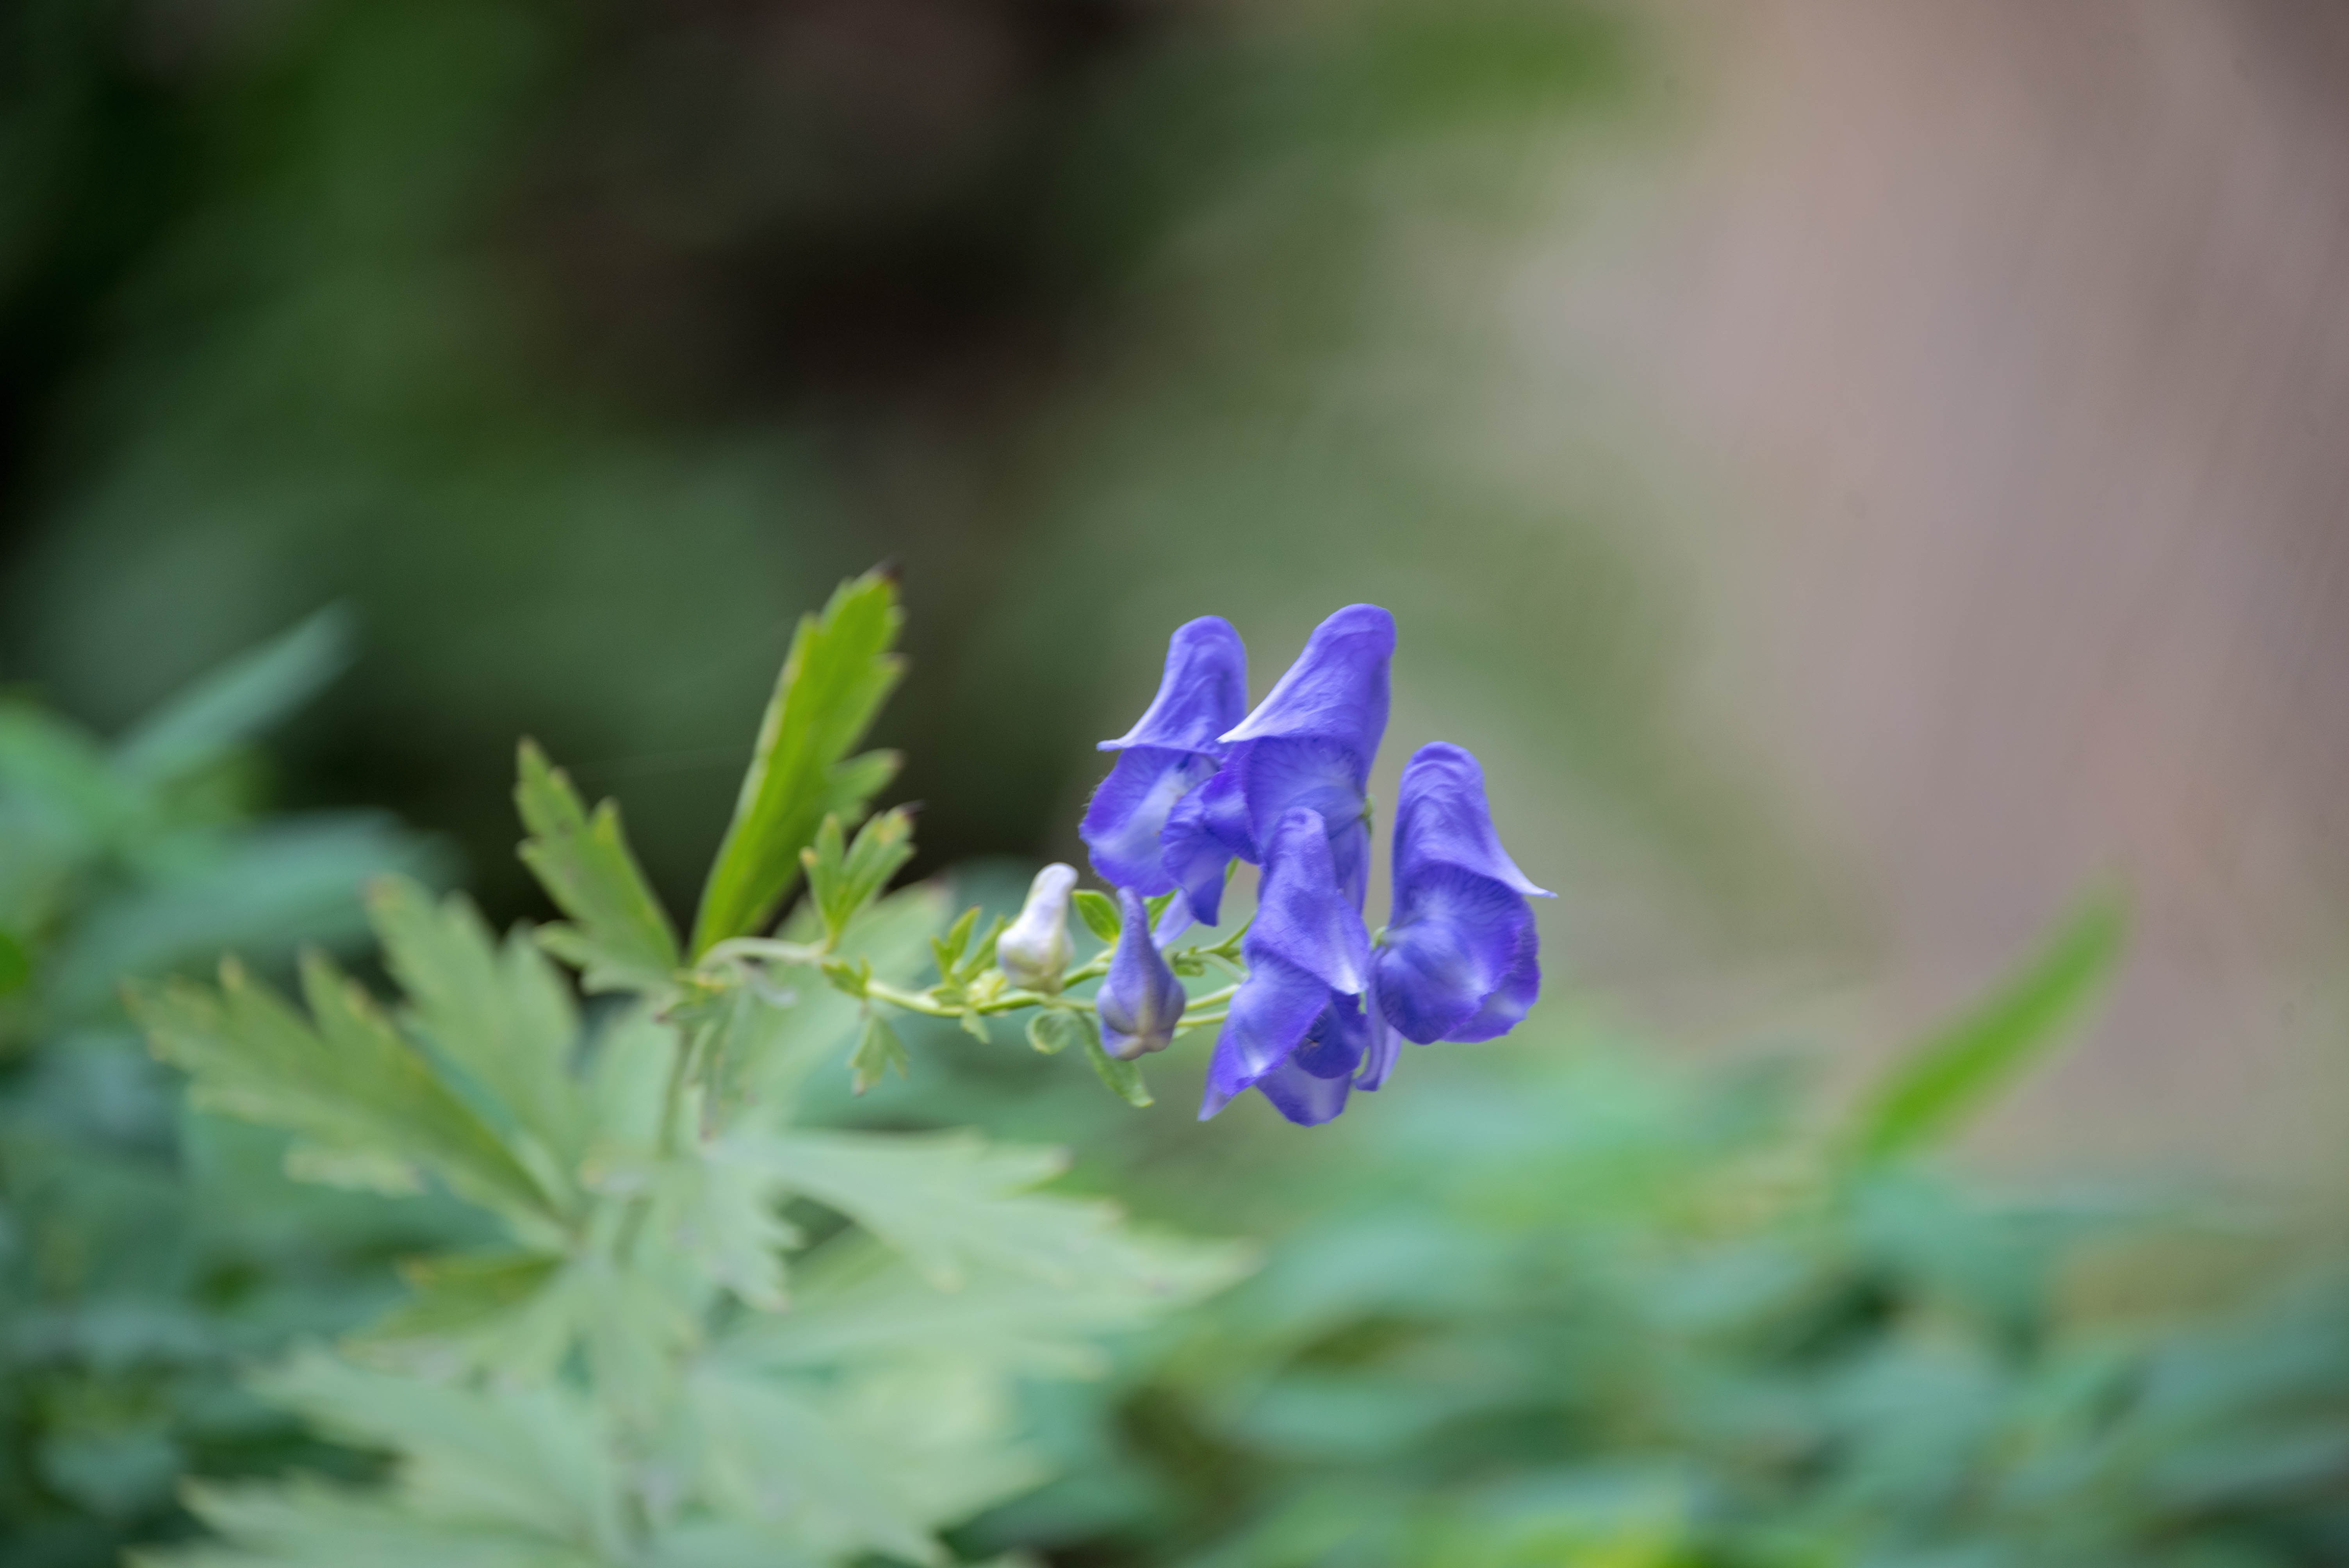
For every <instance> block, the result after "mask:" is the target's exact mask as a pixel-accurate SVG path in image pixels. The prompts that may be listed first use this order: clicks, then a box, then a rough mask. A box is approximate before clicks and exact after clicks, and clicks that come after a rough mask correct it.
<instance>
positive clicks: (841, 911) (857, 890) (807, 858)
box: [800, 807, 914, 945]
mask: <svg viewBox="0 0 2349 1568" xmlns="http://www.w3.org/2000/svg"><path fill="white" fill-rule="evenodd" d="M913 830H914V819H913V816H912V814H911V813H909V812H907V811H906V810H905V808H903V807H899V808H898V809H896V810H893V811H884V812H883V813H882V814H881V815H879V816H877V817H875V818H874V819H873V820H871V821H869V822H866V823H865V824H864V828H863V829H862V830H860V831H859V832H858V833H857V835H856V842H855V843H854V845H852V846H850V847H849V848H848V849H847V850H846V851H843V850H842V848H841V835H840V819H839V818H838V817H836V816H835V817H826V818H825V819H824V820H823V827H822V828H819V829H818V830H816V836H815V842H814V843H813V844H812V845H810V846H809V847H808V848H806V849H804V850H802V851H800V860H801V861H802V863H804V864H805V865H806V867H807V873H808V892H809V896H810V897H811V899H812V902H813V903H814V904H815V910H816V915H817V918H818V919H820V920H821V921H822V922H823V931H824V941H825V944H827V945H831V944H837V943H838V942H839V941H840V939H841V938H842V937H843V935H844V934H846V933H847V931H848V927H849V924H850V923H851V922H853V921H854V920H855V918H856V917H857V915H858V914H860V913H863V911H864V907H865V906H866V905H867V904H869V903H872V902H873V901H874V899H875V898H877V897H878V896H880V892H881V890H882V889H883V888H884V887H886V886H887V885H888V883H889V879H890V878H891V877H894V876H895V875H896V874H897V872H898V871H899V870H900V869H901V868H903V867H904V865H905V862H906V861H909V860H911V859H913V858H914V845H913V842H912V837H913Z"/></svg>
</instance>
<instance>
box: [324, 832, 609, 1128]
mask: <svg viewBox="0 0 2349 1568" xmlns="http://www.w3.org/2000/svg"><path fill="white" fill-rule="evenodd" d="M367 903H368V908H369V910H370V912H371V913H372V914H373V915H374V918H375V927H376V932H377V934H378V935H379V936H380V937H381V938H382V941H383V948H384V959H385V963H386V965H388V967H389V969H390V970H391V973H392V975H393V977H394V978H396V979H397V980H398V982H399V984H400V987H401V989H402V990H404V991H405V992H406V993H407V994H408V1000H409V1019H410V1021H411V1022H412V1023H413V1024H414V1026H416V1027H417V1028H418V1029H419V1031H420V1032H421V1033H422V1034H423V1035H424V1037H426V1038H427V1039H429V1041H430V1042H431V1043H432V1044H433V1045H434V1046H435V1047H438V1048H439V1049H440V1052H441V1053H442V1054H443V1055H444V1056H445V1057H448V1058H449V1059H450V1061H453V1062H454V1063H456V1064H457V1065H458V1066H459V1067H460V1068H463V1069H464V1070H465V1071H466V1072H468V1073H470V1074H471V1075H472V1077H473V1078H475V1079H476V1080H477V1081H478V1082H479V1083H480V1084H481V1087H482V1088H485V1089H487V1090H488V1091H489V1092H490V1094H491V1095H492V1097H493V1098H494V1099H496V1100H497V1101H498V1103H499V1104H500V1105H502V1106H503V1107H504V1108H505V1109H506V1110H507V1111H508V1112H509V1113H511V1114H512V1117H513V1118H514V1119H515V1121H516V1122H517V1123H519V1124H520V1125H521V1126H522V1127H523V1128H524V1129H526V1130H528V1131H529V1132H530V1133H531V1134H532V1135H533V1136H534V1137H536V1138H537V1139H538V1140H540V1142H541V1143H542V1144H543V1145H544V1147H545V1148H546V1149H547V1150H550V1151H551V1152H553V1153H554V1154H555V1155H557V1156H560V1157H561V1158H562V1160H563V1161H564V1163H566V1164H567V1163H568V1162H569V1161H573V1160H575V1159H576V1158H577V1156H578V1152H579V1148H580V1144H581V1141H582V1140H583V1138H584V1136H585V1108H584V1107H583V1105H582V1104H581V1102H580V1098H579V1090H578V1087H577V1085H576V1083H575V1082H574V1079H573V1078H572V1076H571V1056H572V1052H573V1050H574V1047H576V1045H577V1043H578V1037H579V1016H578V1012H577V1010H576V1009H575V1008H574V1006H572V1002H571V994H570V991H569V990H568V989H567V988H566V987H565V986H564V984H563V981H562V978H561V976H559V975H557V974H556V973H555V972H554V966H553V965H550V964H548V963H547V961H546V959H545V957H544V955H543V954H541V953H540V952H539V950H538V949H537V948H536V947H535V946H534V945H533V944H532V943H531V941H530V939H529V937H528V936H527V935H526V934H523V933H522V932H519V931H517V932H515V933H514V934H512V935H510V936H509V937H507V939H506V941H505V943H504V944H502V945H500V944H497V943H496V942H495V941H494V940H493V939H492V936H491V934H490V929H489V927H488V926H487V925H486V924H485V923H483V922H482V920H481V915H480V914H479V913H476V912H475V911H474V908H473V905H472V903H471V900H469V899H467V898H465V897H464V895H462V894H461V893H460V894H452V895H451V896H450V897H449V898H448V899H446V900H445V901H443V902H442V903H440V905H439V906H438V907H437V908H436V907H435V906H434V904H433V903H432V901H431V899H430V897H429V895H428V894H427V893H426V892H425V891H424V890H423V889H422V888H420V887H419V886H417V885H416V884H415V883H414V882H409V881H407V880H406V879H405V878H399V877H391V878H386V879H385V880H383V881H382V882H378V883H377V884H376V886H375V887H374V889H373V890H371V892H370V893H369V895H368V900H367Z"/></svg>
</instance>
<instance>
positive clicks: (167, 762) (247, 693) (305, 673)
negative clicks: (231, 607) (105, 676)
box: [114, 605, 351, 780]
mask: <svg viewBox="0 0 2349 1568" xmlns="http://www.w3.org/2000/svg"><path fill="white" fill-rule="evenodd" d="M350 658H351V617H350V615H349V613H348V612H347V611H346V610H344V609H343V608H342V607H341V606H339V605H330V606H328V607H327V608H326V609H324V610H321V611H319V612H318V613H317V614H315V615H312V616H311V617H310V618H309V619H307V620H305V621H304V622H302V623H301V624H299V625H297V626H295V627H294V628H293V629H292V630H290V631H287V632H285V633H284V634H280V635H279V636H277V637H274V638H273V639H272V640H270V641H269V642H266V643H264V644H263V645H261V646H259V647H257V648H254V649H253V650H251V651H250V652H248V653H244V654H241V655H238V656H237V657H235V658H233V659H231V660H230V661H229V662H228V663H226V664H224V665H221V666H220V667H219V668H218V669H216V670H214V671H212V673H211V674H210V675H208V676H203V677H202V679H200V680H198V681H197V682H196V683H195V684H194V685H193V686H189V687H188V688H186V689H185V690H183V691H181V693H180V694H179V695H178V696H175V697H173V698H172V699H171V701H170V702H168V703H166V704H165V705H164V706H163V707H160V708H159V709H158V710H156V711H155V712H154V713H151V714H150V715H149V716H148V717H146V718H144V719H142V720H140V722H139V724H138V725H137V726H135V727H133V728H132V729H131V731H130V733H129V734H128V735H127V736H125V737H124V738H122V740H121V742H120V743H119V745H118V746H117V747H116V748H115V752H114V758H115V762H116V764H117V766H119V768H121V769H122V770H123V771H124V772H125V773H126V774H127V775H129V777H131V778H134V779H141V780H153V779H169V778H172V777H174V776H176V775H179V774H181V773H185V772H187V771H188V770H189V769H193V768H196V767H200V766H202V764H204V763H205V762H207V761H209V760H211V759H212V758H215V757H217V756H219V755H220V754H221V753H222V752H223V751H226V750H228V749H230V748H233V747H236V746H240V745H242V744H243V743H245V742H246V741H249V740H251V739H253V738H254V737H255V736H257V735H259V734H260V733H261V732H262V731H263V730H264V729H266V728H268V727H269V726H271V725H272V724H274V723H276V722H277V721H278V720H279V719H282V718H284V717H286V716H287V715H288V714H290V713H292V712H293V711H294V710H295V708H297V707H301V706H302V705H303V704H304V703H305V702H307V701H308V700H309V699H310V698H311V697H312V696H315V695H316V693H317V691H318V689H319V688H320V687H322V686H325V685H326V683H327V682H328V681H331V680H333V679H334V678H335V677H336V676H337V675H340V674H341V673H342V671H343V669H344V668H345V666H347V665H348V664H349V663H350Z"/></svg>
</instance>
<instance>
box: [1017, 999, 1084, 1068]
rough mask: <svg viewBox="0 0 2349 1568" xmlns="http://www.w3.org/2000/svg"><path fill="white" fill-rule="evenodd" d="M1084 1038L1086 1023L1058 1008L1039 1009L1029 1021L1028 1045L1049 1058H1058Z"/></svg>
mask: <svg viewBox="0 0 2349 1568" xmlns="http://www.w3.org/2000/svg"><path fill="white" fill-rule="evenodd" d="M1084 1037H1085V1026H1084V1021H1083V1020H1082V1019H1081V1018H1080V1017H1078V1016H1076V1015H1075V1014H1073V1013H1069V1012H1063V1011H1062V1010H1061V1009H1060V1008H1058V1007H1039V1008H1037V1009H1036V1011H1035V1013H1034V1014H1033V1015H1031V1016H1030V1017H1029V1019H1028V1043H1029V1044H1030V1045H1031V1046H1033V1047H1036V1048H1037V1049H1038V1050H1040V1051H1041V1052H1043V1053H1044V1054H1045V1055H1046V1056H1048V1057H1051V1056H1058V1055H1059V1054H1060V1053H1061V1052H1062V1051H1065V1050H1067V1049H1068V1048H1069V1047H1071V1046H1073V1045H1077V1044H1080V1043H1081V1042H1082V1041H1083V1039H1084Z"/></svg>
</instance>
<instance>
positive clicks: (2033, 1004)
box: [1852, 898, 2128, 1160]
mask: <svg viewBox="0 0 2349 1568" xmlns="http://www.w3.org/2000/svg"><path fill="white" fill-rule="evenodd" d="M2127 928H2128V923H2127V916H2126V914H2125V913H2124V912H2123V910H2122V908H2121V905H2120V904H2119V903H2118V902H2117V901H2116V900H2112V899H2109V898H2102V899H2096V900H2093V901H2091V902H2090V903H2087V904H2086V905H2085V906H2084V907H2083V908H2082V909H2081V910H2080V912H2079V913H2077V914H2075V915H2074V916H2073V918H2072V919H2071V920H2070V921H2069V922H2068V923H2066V924H2065V925H2064V928H2063V929H2062V930H2061V931H2059V932H2057V933H2056V934H2054V936H2053V937H2051V938H2050V939H2049V941H2048V943H2047V944H2046V946H2045V947H2044V949H2042V950H2041V951H2040V952H2039V953H2037V954H2033V956H2032V958H2031V959H2030V961H2029V962H2028V963H2026V964H2025V965H2023V968H2022V969H2021V970H2020V971H2019V972H2017V973H2016V974H2015V975H2013V977H2012V978H2010V979H2009V980H2007V981H2006V982H2005V983H2004V984H2003V985H2001V986H2000V987H1999V988H1998V989H1997V990H1996V991H1994V992H1992V994H1991V995H1989V996H1987V997H1985V998H1984V999H1983V1000H1982V1003H1981V1004H1980V1005H1979V1006H1975V1007H1974V1008H1972V1009H1971V1010H1970V1011H1969V1012H1967V1013H1966V1014H1965V1016H1962V1017H1961V1018H1958V1019H1957V1020H1955V1021H1954V1022H1952V1023H1951V1024H1950V1025H1949V1026H1946V1027H1944V1028H1943V1029H1942V1030H1941V1031H1940V1032H1939V1033H1938V1034H1936V1035H1935V1036H1933V1037H1931V1038H1930V1039H1929V1040H1926V1041H1925V1042H1923V1043H1922V1044H1921V1045H1920V1046H1918V1047H1915V1048H1914V1049H1912V1050H1910V1051H1909V1052H1908V1053H1907V1054H1906V1056H1905V1057H1904V1059H1903V1065H1902V1067H1901V1069H1900V1070H1899V1072H1897V1073H1895V1074H1893V1075H1892V1077H1891V1078H1889V1079H1887V1080H1886V1081H1885V1083H1884V1084H1883V1085H1882V1087H1881V1088H1878V1090H1877V1092H1876V1094H1875V1096H1874V1097H1873V1098H1872V1099H1870V1100H1869V1102H1868V1106H1867V1108H1866V1109H1865V1110H1864V1111H1863V1113H1862V1114H1861V1116H1860V1118H1859V1119H1858V1123H1857V1126H1856V1127H1855V1129H1854V1137H1853V1140H1852V1142H1853V1148H1854V1150H1856V1152H1857V1154H1858V1155H1859V1156H1860V1157H1861V1158H1862V1159H1870V1160H1875V1159H1883V1158H1885V1157H1887V1156H1889V1155H1895V1154H1899V1153H1903V1152H1906V1151H1908V1150H1913V1149H1916V1148H1918V1147H1920V1145H1923V1144H1926V1143H1930V1141H1932V1140H1934V1139H1936V1138H1938V1137H1940V1136H1941V1135H1942V1134H1944V1133H1946V1132H1947V1131H1949V1130H1951V1128H1952V1127H1953V1126H1954V1125H1955V1124H1956V1123H1957V1122H1959V1121H1960V1120H1961V1119H1962V1118H1963V1117H1964V1116H1965V1115H1966V1114H1967V1113H1968V1112H1969V1111H1971V1110H1972V1109H1975V1107H1977V1106H1978V1105H1980V1104H1982V1102H1983V1101H1984V1100H1986V1099H1989V1098H1990V1097H1991V1096H1992V1095H1994V1094H1996V1093H1997V1092H1998V1091H1999V1090H2000V1089H2001V1088H2004V1087H2005V1086H2006V1084H2007V1083H2008V1082H2009V1081H2010V1080H2011V1079H2013V1078H2014V1077H2015V1076H2016V1075H2017V1074H2019V1073H2021V1072H2022V1071H2023V1070H2024V1069H2025V1068H2028V1067H2030V1066H2031V1065H2032V1063H2033V1061H2034V1060H2036V1059H2037V1057H2039V1056H2040V1055H2041V1054H2042V1053H2043V1052H2044V1051H2046V1050H2048V1049H2050V1048H2052V1047H2054V1046H2055V1045H2057V1044H2059V1043H2060V1042H2061V1041H2062V1039H2063V1037H2064V1030H2065V1027H2066V1026H2068V1025H2070V1024H2072V1023H2073V1022H2074V1021H2075V1020H2076V1019H2077V1018H2078V1016H2079V1015H2080V1014H2081V1013H2082V1012H2083V1011H2084V1010H2085V1008H2086V1006H2087V1005H2088V1003H2089V1002H2090V1001H2091V1000H2093V999H2094V997H2095V995H2096V993H2097V992H2098V991H2099V990H2101V989H2102V988H2103V986H2104V984H2105V982H2106V980H2107V979H2109V978H2110V977H2111V976H2112V975H2113V973H2114V971H2115V970H2116V967H2117V966H2118V964H2119V961H2120V956H2121V951H2122V946H2123V944H2124V942H2125V940H2126V938H2127Z"/></svg>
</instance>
